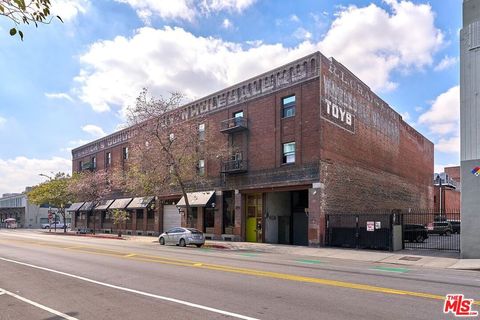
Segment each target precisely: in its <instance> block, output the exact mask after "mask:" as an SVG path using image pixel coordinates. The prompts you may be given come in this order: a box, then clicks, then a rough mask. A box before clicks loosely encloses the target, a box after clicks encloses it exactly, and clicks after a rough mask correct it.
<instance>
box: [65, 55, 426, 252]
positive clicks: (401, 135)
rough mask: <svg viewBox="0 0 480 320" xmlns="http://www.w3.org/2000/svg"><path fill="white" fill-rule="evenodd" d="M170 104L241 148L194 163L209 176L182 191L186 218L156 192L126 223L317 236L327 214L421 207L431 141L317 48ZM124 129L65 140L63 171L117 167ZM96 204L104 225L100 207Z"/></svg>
mask: <svg viewBox="0 0 480 320" xmlns="http://www.w3.org/2000/svg"><path fill="white" fill-rule="evenodd" d="M172 113H176V114H177V115H178V116H179V117H181V118H182V120H189V119H193V118H195V117H196V116H197V115H205V116H206V118H205V119H206V121H205V124H204V126H203V128H202V129H203V130H208V131H210V133H214V134H215V139H218V141H228V143H229V144H230V145H231V146H235V147H236V150H240V151H237V152H236V153H235V154H232V155H231V158H230V160H229V161H225V162H223V163H221V162H220V161H210V162H207V163H205V164H204V170H205V174H206V175H207V176H208V177H209V178H211V179H212V180H211V181H212V184H211V186H210V187H209V188H208V189H205V190H192V192H197V193H192V194H191V197H192V198H194V199H195V200H194V201H193V202H194V206H195V210H194V216H193V217H192V218H193V220H191V221H190V222H189V221H187V220H188V219H186V218H185V217H183V216H182V214H181V213H180V214H179V210H178V209H177V207H176V204H178V201H179V200H180V198H181V196H180V194H178V195H156V196H157V198H156V199H157V200H156V204H155V205H154V204H153V203H155V201H154V200H152V202H151V203H152V204H145V206H144V207H143V208H142V207H141V206H138V205H137V206H136V207H134V208H131V209H132V210H134V211H132V220H136V219H142V224H140V225H139V223H137V221H135V222H132V223H131V225H135V228H136V229H133V227H132V231H131V232H132V233H134V234H136V233H138V232H140V233H148V232H150V233H155V234H157V233H159V232H161V231H163V230H166V229H168V228H169V227H171V226H174V225H175V224H176V225H178V224H180V223H182V224H183V225H185V224H187V223H189V224H190V225H194V226H196V227H197V228H199V229H202V230H203V231H204V232H206V234H207V236H209V237H211V238H215V239H229V240H246V241H254V242H255V241H258V242H269V243H284V244H296V245H310V246H318V245H322V244H323V242H324V235H325V214H326V213H333V212H352V211H355V212H359V211H368V210H392V209H403V208H410V207H416V208H419V207H421V208H428V207H431V204H432V200H431V199H432V198H433V186H432V183H431V177H432V173H433V144H432V143H431V142H430V141H429V140H427V139H426V138H425V137H423V136H422V135H421V134H419V133H418V132H417V131H416V130H415V129H413V128H412V127H411V126H409V125H408V124H407V123H406V122H404V121H403V120H402V117H401V116H400V115H399V114H398V113H397V112H395V111H394V110H393V109H392V108H391V107H389V106H388V104H387V103H385V102H384V101H382V100H381V99H380V98H379V97H378V96H377V95H375V94H374V93H373V92H372V91H371V90H370V89H369V87H368V86H367V85H365V84H364V83H363V82H362V81H361V80H359V79H358V78H357V77H356V76H355V75H354V74H353V73H351V72H350V71H349V70H348V69H347V68H345V67H344V66H343V65H341V64H340V63H338V62H337V61H336V60H334V59H333V58H326V57H325V56H323V55H322V54H321V53H320V52H316V53H314V54H311V55H309V56H307V57H304V58H302V59H299V60H296V61H293V62H291V63H289V64H287V65H284V66H282V67H279V68H276V69H274V70H272V71H269V72H266V73H264V74H262V75H259V76H256V77H254V78H252V79H249V80H247V81H244V82H241V83H239V84H236V85H234V86H231V87H229V88H226V89H224V90H221V91H219V92H216V93H213V94H211V95H209V96H207V97H205V98H202V99H200V100H197V101H194V102H192V103H190V104H188V105H185V106H182V107H180V108H178V109H176V110H174V111H172ZM131 135H132V131H131V129H129V128H127V129H124V130H121V131H119V132H116V133H114V134H111V135H109V136H107V137H104V138H102V139H99V140H97V141H93V142H91V143H89V144H86V145H84V146H81V147H79V148H76V149H74V150H73V151H72V155H73V171H80V170H85V169H100V168H102V169H103V168H106V167H108V166H122V165H123V164H124V163H125V161H128V157H129V149H128V141H129V139H130V138H131ZM215 141H217V140H215ZM132 196H144V195H132ZM148 196H150V195H148ZM189 199H190V197H189ZM130 200H131V201H135V200H132V199H131V198H130ZM122 201H127V202H128V199H127V200H122ZM190 201H191V202H192V200H190ZM137 202H138V200H137ZM115 203H117V200H115V201H114V202H113V205H115ZM79 205H80V204H79ZM128 205H129V204H128V203H127V204H125V206H127V207H128ZM102 208H103V209H105V208H104V207H102ZM106 209H108V207H107V208H106ZM149 210H150V211H149ZM80 212H81V210H78V211H77V215H75V216H76V217H79V216H80ZM93 212H95V211H93ZM180 212H182V210H180ZM98 215H99V216H100V218H99V219H100V221H98V222H97V226H100V227H97V228H99V229H102V224H103V221H101V220H102V219H106V217H107V216H108V210H107V211H104V213H102V214H98ZM97 219H98V218H97ZM86 221H88V214H87V219H86V220H83V222H82V223H85V222H86ZM77 224H78V221H77ZM88 226H89V227H91V226H92V225H91V224H89V225H88Z"/></svg>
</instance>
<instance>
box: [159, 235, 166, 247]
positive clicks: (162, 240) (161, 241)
mask: <svg viewBox="0 0 480 320" xmlns="http://www.w3.org/2000/svg"><path fill="white" fill-rule="evenodd" d="M158 242H160V244H161V245H162V246H164V245H165V239H164V238H163V237H162V238H160V239H159V240H158Z"/></svg>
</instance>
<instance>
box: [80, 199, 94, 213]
mask: <svg viewBox="0 0 480 320" xmlns="http://www.w3.org/2000/svg"><path fill="white" fill-rule="evenodd" d="M94 206H95V203H94V202H93V201H87V202H85V203H84V204H83V206H82V207H81V208H80V211H90V210H92V209H93V207H94Z"/></svg>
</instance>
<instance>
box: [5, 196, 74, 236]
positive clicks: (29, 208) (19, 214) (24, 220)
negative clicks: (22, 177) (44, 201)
mask: <svg viewBox="0 0 480 320" xmlns="http://www.w3.org/2000/svg"><path fill="white" fill-rule="evenodd" d="M57 211H58V210H57V209H56V208H50V207H49V206H48V205H43V206H37V205H34V204H32V203H30V202H29V201H28V197H27V195H26V194H25V193H10V194H4V195H2V197H1V198H0V223H1V225H2V226H3V227H5V223H4V221H5V219H8V218H14V219H15V220H16V225H17V228H41V225H42V224H44V223H49V220H48V214H49V212H51V213H52V214H57ZM67 220H69V218H68V219H67ZM57 221H60V216H59V215H58V214H57ZM67 222H69V221H67Z"/></svg>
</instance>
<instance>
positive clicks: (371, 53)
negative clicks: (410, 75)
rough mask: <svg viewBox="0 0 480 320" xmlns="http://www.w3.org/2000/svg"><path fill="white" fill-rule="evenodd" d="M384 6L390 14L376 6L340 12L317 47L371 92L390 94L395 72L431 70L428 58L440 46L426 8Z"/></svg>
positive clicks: (399, 4)
mask: <svg viewBox="0 0 480 320" xmlns="http://www.w3.org/2000/svg"><path fill="white" fill-rule="evenodd" d="M385 2H386V3H387V4H388V5H389V6H390V9H391V12H387V11H385V10H384V9H382V8H380V7H378V6H376V5H375V4H370V5H369V6H367V7H362V8H359V7H356V6H353V5H351V6H349V7H347V8H342V10H341V11H340V12H339V13H337V14H336V19H335V20H334V21H333V23H332V26H331V28H330V30H329V31H328V32H327V34H326V36H325V38H324V39H323V41H321V43H320V48H321V51H322V52H323V53H324V54H326V55H330V56H333V57H334V58H335V59H337V60H338V61H340V62H341V63H342V64H344V65H346V66H347V67H348V68H349V69H351V71H352V72H353V73H355V74H356V75H357V76H358V77H359V78H360V79H362V80H363V81H364V82H366V83H367V84H368V85H369V86H371V87H372V89H374V90H378V89H383V90H391V89H394V88H395V87H396V86H397V84H396V83H395V82H393V81H392V80H391V79H390V74H391V72H392V71H394V70H400V71H409V70H411V69H421V68H423V67H425V66H428V65H431V64H432V62H433V54H434V53H435V52H436V51H437V50H438V49H439V48H440V47H441V46H442V44H443V34H442V32H441V31H440V30H439V29H437V28H436V27H435V25H434V18H435V14H434V12H433V11H432V8H431V6H430V5H428V4H418V5H417V4H414V3H413V2H410V1H401V2H399V1H397V0H385ZM412 26H415V27H414V29H412ZM372 70H375V72H372Z"/></svg>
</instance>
